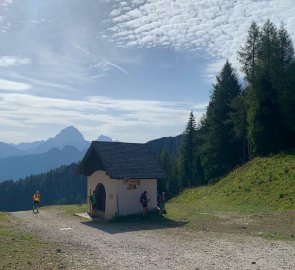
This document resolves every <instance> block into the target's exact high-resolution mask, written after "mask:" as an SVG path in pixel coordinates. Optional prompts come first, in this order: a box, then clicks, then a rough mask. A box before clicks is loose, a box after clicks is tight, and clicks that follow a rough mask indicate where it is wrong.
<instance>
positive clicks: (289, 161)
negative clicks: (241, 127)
mask: <svg viewBox="0 0 295 270" xmlns="http://www.w3.org/2000/svg"><path fill="white" fill-rule="evenodd" d="M171 203H172V204H173V203H178V204H182V203H190V204H195V206H197V207H198V208H203V207H206V208H207V209H210V208H211V209H212V210H213V209H219V210H230V211H231V210H234V211H246V212H269V211H281V210H294V209H295V154H280V155H275V156H272V157H267V158H255V159H254V160H252V161H250V162H248V163H247V164H245V165H244V166H242V167H240V168H238V169H236V170H234V171H233V172H231V173H230V174H229V175H227V176H226V177H224V178H223V179H221V181H219V182H218V183H216V184H215V185H212V186H208V187H200V188H193V189H188V190H186V191H184V192H183V193H182V194H181V195H180V196H179V197H177V198H175V199H174V200H172V202H171Z"/></svg>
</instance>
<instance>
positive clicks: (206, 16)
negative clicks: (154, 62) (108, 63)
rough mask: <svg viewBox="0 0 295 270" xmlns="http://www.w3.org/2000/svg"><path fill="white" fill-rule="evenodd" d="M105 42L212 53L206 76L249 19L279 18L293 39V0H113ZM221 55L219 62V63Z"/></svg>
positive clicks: (238, 40) (235, 45)
mask: <svg viewBox="0 0 295 270" xmlns="http://www.w3.org/2000/svg"><path fill="white" fill-rule="evenodd" d="M110 17H111V18H110V20H109V21H110V22H111V24H112V26H111V27H109V28H108V33H109V35H110V36H111V37H110V38H111V40H112V41H115V42H116V43H117V44H118V45H119V46H122V47H139V48H142V47H144V48H146V47H156V46H163V47H173V48H176V49H181V50H190V51H193V52H195V53H198V51H201V52H202V53H203V52H204V51H205V52H206V53H207V55H208V57H212V58H213V60H211V63H210V64H209V65H208V66H207V72H208V74H209V75H211V74H216V69H217V68H216V65H217V66H218V69H219V68H220V65H221V62H222V61H224V59H225V58H229V59H230V60H231V61H232V62H234V64H237V61H236V54H235V53H236V51H237V50H238V49H239V47H240V46H241V45H242V44H243V42H244V40H245V36H246V34H247V30H248V28H249V26H250V23H251V21H256V22H258V23H262V22H264V21H265V20H266V19H268V18H270V19H271V20H272V21H273V22H274V23H276V24H280V23H281V22H284V24H285V26H286V28H287V29H288V31H289V32H290V33H291V35H292V36H293V37H295V27H294V25H295V5H294V1H293V0H284V1H279V0H260V1H257V0H235V1H224V0H215V1H207V0H198V1H196V0H173V1H171V0H156V1H151V0H130V1H128V2H127V1H116V2H115V4H114V5H113V9H112V11H111V12H110ZM221 59H222V61H221Z"/></svg>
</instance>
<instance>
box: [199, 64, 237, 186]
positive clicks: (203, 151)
mask: <svg viewBox="0 0 295 270" xmlns="http://www.w3.org/2000/svg"><path fill="white" fill-rule="evenodd" d="M216 79H217V83H216V84H215V85H214V87H213V93H212V96H211V99H210V102H209V105H208V108H207V112H206V118H205V119H203V120H202V122H201V128H200V136H201V138H200V141H201V146H200V157H201V164H202V167H203V169H204V176H205V179H206V180H207V181H208V180H211V179H214V178H217V177H220V176H222V175H223V174H224V173H226V172H228V171H229V170H230V169H231V168H233V167H234V166H236V165H237V164H238V163H240V162H241V161H240V156H241V154H240V152H241V147H240V142H239V140H237V139H236V137H235V135H234V133H235V132H234V123H233V122H232V121H230V120H231V116H230V114H231V113H233V108H232V102H233V100H234V99H235V98H236V97H238V96H240V94H241V86H240V84H239V80H238V76H237V74H236V72H235V70H234V69H233V68H232V65H231V64H230V63H229V62H228V61H226V63H225V65H224V66H223V68H222V70H221V72H220V73H219V75H218V76H217V77H216Z"/></svg>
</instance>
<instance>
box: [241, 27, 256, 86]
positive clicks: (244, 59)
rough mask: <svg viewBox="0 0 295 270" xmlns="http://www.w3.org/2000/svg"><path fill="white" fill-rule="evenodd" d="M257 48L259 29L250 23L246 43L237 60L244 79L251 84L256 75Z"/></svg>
mask: <svg viewBox="0 0 295 270" xmlns="http://www.w3.org/2000/svg"><path fill="white" fill-rule="evenodd" d="M258 47H259V27H258V26H257V24H256V23H255V22H252V24H251V26H250V28H249V30H248V36H247V40H246V43H245V45H244V46H242V47H241V48H240V50H239V51H238V59H239V61H240V62H241V64H242V71H243V72H244V73H245V78H246V80H247V81H248V82H249V83H252V82H253V81H254V80H255V77H256V75H257V57H258Z"/></svg>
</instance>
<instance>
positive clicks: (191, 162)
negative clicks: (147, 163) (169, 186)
mask: <svg viewBox="0 0 295 270" xmlns="http://www.w3.org/2000/svg"><path fill="white" fill-rule="evenodd" d="M196 143H197V138H196V120H195V116H194V114H193V112H191V113H190V116H189V120H188V123H187V125H186V128H185V131H184V133H183V141H182V145H181V174H182V177H181V178H182V186H183V187H184V188H185V187H190V186H193V185H194V184H196V182H197V181H196V176H197V173H196V159H197V157H196V154H197V148H196V147H197V145H196Z"/></svg>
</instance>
